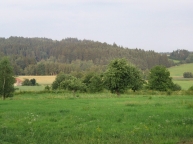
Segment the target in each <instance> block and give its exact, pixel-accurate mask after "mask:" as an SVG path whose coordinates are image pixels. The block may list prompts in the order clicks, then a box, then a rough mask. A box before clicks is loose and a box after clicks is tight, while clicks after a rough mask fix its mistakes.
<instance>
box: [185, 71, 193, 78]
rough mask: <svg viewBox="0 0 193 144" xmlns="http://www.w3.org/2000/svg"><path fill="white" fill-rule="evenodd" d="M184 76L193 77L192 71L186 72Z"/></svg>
mask: <svg viewBox="0 0 193 144" xmlns="http://www.w3.org/2000/svg"><path fill="white" fill-rule="evenodd" d="M183 76H184V78H193V74H192V72H184V73H183Z"/></svg>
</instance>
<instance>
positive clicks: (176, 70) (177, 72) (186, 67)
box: [168, 63, 193, 77]
mask: <svg viewBox="0 0 193 144" xmlns="http://www.w3.org/2000/svg"><path fill="white" fill-rule="evenodd" d="M168 70H169V71H170V75H171V76H172V77H183V73H184V72H192V73H193V63H189V64H182V65H179V66H173V67H171V68H168Z"/></svg>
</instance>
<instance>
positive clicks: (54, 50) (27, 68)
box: [0, 37, 174, 75]
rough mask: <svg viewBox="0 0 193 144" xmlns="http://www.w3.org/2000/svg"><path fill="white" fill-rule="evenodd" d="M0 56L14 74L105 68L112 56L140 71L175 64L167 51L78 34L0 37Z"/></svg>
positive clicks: (48, 73)
mask: <svg viewBox="0 0 193 144" xmlns="http://www.w3.org/2000/svg"><path fill="white" fill-rule="evenodd" d="M0 56H1V57H2V56H9V57H10V60H11V63H12V65H13V67H14V72H15V75H55V74H58V73H59V72H64V73H71V72H80V71H95V72H97V71H104V70H105V69H106V66H107V65H108V63H109V62H110V61H111V60H112V59H115V58H126V59H127V60H128V61H129V62H130V63H131V64H134V65H136V66H137V67H139V68H140V69H141V70H143V71H145V70H148V69H150V68H152V67H153V66H155V65H164V66H166V67H170V66H172V65H174V63H173V61H171V60H169V59H168V57H167V55H166V54H159V53H156V52H154V51H144V50H142V49H137V48H136V49H129V48H123V47H122V46H118V45H117V44H115V43H114V44H113V45H110V44H107V43H101V42H97V41H91V40H78V39H77V38H66V39H63V40H61V41H57V40H52V39H48V38H23V37H10V38H7V39H6V38H0Z"/></svg>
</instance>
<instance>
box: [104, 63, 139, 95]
mask: <svg viewBox="0 0 193 144" xmlns="http://www.w3.org/2000/svg"><path fill="white" fill-rule="evenodd" d="M104 83H105V86H106V88H107V89H108V90H110V91H111V92H112V93H116V94H117V95H119V94H120V93H123V92H125V90H127V89H128V88H131V89H133V90H134V91H135V90H138V89H140V88H141V86H142V84H143V83H142V80H141V75H140V72H139V70H137V69H136V68H135V67H133V66H132V65H129V64H128V63H127V61H126V60H125V59H115V60H113V61H111V63H110V64H109V66H108V69H107V71H106V72H105V74H104Z"/></svg>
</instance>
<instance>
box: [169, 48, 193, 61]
mask: <svg viewBox="0 0 193 144" xmlns="http://www.w3.org/2000/svg"><path fill="white" fill-rule="evenodd" d="M169 58H171V59H174V60H178V61H179V62H180V63H193V52H189V51H187V50H184V49H178V50H175V51H173V52H172V53H170V56H169Z"/></svg>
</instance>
